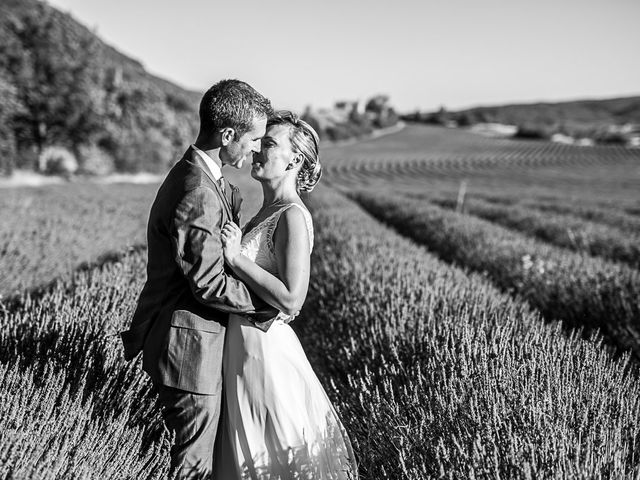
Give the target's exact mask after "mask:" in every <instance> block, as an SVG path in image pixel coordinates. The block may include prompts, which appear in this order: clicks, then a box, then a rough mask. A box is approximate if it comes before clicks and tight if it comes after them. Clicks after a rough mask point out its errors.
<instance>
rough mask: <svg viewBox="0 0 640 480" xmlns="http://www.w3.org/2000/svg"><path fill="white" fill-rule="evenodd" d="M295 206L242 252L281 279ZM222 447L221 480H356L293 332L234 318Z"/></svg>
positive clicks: (264, 225) (251, 235)
mask: <svg viewBox="0 0 640 480" xmlns="http://www.w3.org/2000/svg"><path fill="white" fill-rule="evenodd" d="M294 205H295V206H296V207H298V208H300V209H301V210H302V212H303V213H304V216H305V219H306V221H307V228H308V232H309V238H310V247H311V248H313V224H312V220H311V214H310V213H309V212H308V211H307V210H306V209H305V208H303V207H302V206H300V205H297V204H289V205H286V206H284V207H283V208H281V209H280V210H278V211H276V212H274V214H273V215H271V216H270V217H269V218H267V219H265V220H264V221H263V222H261V223H260V224H258V225H257V226H256V227H255V228H253V229H252V230H250V231H249V232H247V233H246V234H245V235H244V236H243V239H242V250H241V251H242V253H243V254H244V255H245V256H247V257H248V258H250V259H251V260H253V261H255V262H256V263H257V264H258V265H259V266H260V267H262V268H264V269H265V270H267V271H269V272H270V273H272V274H273V275H275V276H277V275H278V268H277V262H276V257H275V253H274V246H273V232H274V230H275V228H276V225H277V223H278V219H279V218H280V215H281V214H282V212H284V211H285V210H286V209H287V208H289V207H291V206H294ZM223 372H224V373H223V374H224V392H225V394H224V396H225V398H224V403H223V409H224V412H223V415H222V420H221V421H222V422H223V424H222V428H223V430H222V435H221V441H222V445H221V446H220V449H219V450H218V453H217V454H216V457H217V458H216V475H215V476H214V478H215V479H216V480H239V479H251V480H276V479H278V480H280V479H281V480H285V479H287V480H288V479H292V480H293V479H314V480H315V479H318V480H320V479H322V480H324V479H326V480H329V479H331V480H333V479H340V480H343V479H345V480H346V479H354V478H357V471H356V465H355V461H354V456H353V451H352V449H351V445H350V443H349V438H348V437H347V435H346V433H345V431H344V428H343V427H342V424H341V423H340V420H339V419H338V416H337V415H336V412H335V410H334V408H333V406H332V405H331V402H330V401H329V398H328V397H327V395H326V393H325V391H324V389H323V388H322V385H321V384H320V381H319V380H318V378H317V377H316V375H315V373H314V372H313V369H312V368H311V365H310V364H309V361H308V360H307V357H306V355H305V353H304V351H303V349H302V346H301V345H300V341H299V340H298V337H297V336H296V334H295V333H294V331H293V330H292V329H291V327H290V326H289V325H287V324H286V323H284V322H283V321H282V320H279V319H276V320H275V321H274V323H273V324H272V325H271V327H270V328H269V330H268V331H267V332H263V331H262V330H259V329H257V328H256V327H255V326H254V325H253V324H252V323H251V322H249V321H248V320H246V319H245V318H243V317H240V316H236V315H232V318H230V319H229V325H228V327H227V332H226V338H225V351H224V361H223Z"/></svg>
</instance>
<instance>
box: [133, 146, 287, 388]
mask: <svg viewBox="0 0 640 480" xmlns="http://www.w3.org/2000/svg"><path fill="white" fill-rule="evenodd" d="M231 220H232V213H231V206H230V205H229V202H228V200H227V198H226V197H225V196H224V194H223V192H222V191H221V190H220V187H219V186H218V184H217V183H216V182H215V181H214V180H213V178H212V177H211V174H210V173H209V171H208V169H207V167H206V165H205V164H204V162H203V161H202V160H201V159H200V158H199V157H198V156H197V155H194V154H193V151H192V150H191V149H189V150H188V151H187V153H186V154H185V156H184V157H183V158H182V159H181V160H180V161H179V162H178V163H177V164H176V165H175V166H174V167H173V168H172V169H171V171H170V172H169V174H168V175H167V177H166V179H165V181H164V182H163V184H162V185H161V187H160V189H159V191H158V193H157V195H156V199H155V201H154V203H153V206H152V207H151V213H150V214H149V224H148V228H147V243H148V265H147V281H146V284H145V286H144V288H143V290H142V292H141V294H140V297H139V300H138V305H137V308H136V310H135V313H134V315H133V319H132V322H131V327H130V329H129V330H128V331H126V332H123V333H122V339H123V343H124V347H125V357H126V358H133V357H135V356H136V355H137V354H138V353H139V352H140V351H142V352H143V369H144V370H145V371H146V372H147V373H148V374H149V375H150V377H151V379H152V380H153V381H154V383H156V384H158V385H164V386H167V387H173V388H179V389H182V390H186V391H189V392H194V393H200V394H218V393H219V391H220V388H221V382H222V351H223V345H224V332H225V326H226V323H227V320H228V314H229V313H254V314H256V311H257V309H258V308H263V309H264V310H261V311H259V312H258V314H256V315H257V317H258V318H260V319H261V320H267V319H268V318H270V317H272V316H274V313H275V310H273V309H271V310H268V309H266V308H265V307H266V306H265V304H264V302H262V301H261V300H259V299H258V298H257V297H254V296H253V295H252V294H251V292H250V291H249V290H248V289H247V287H246V286H245V285H244V284H243V283H242V282H241V281H240V280H238V279H237V278H235V277H234V276H233V275H231V274H230V273H229V272H228V271H226V270H225V265H224V258H223V254H222V244H221V241H220V230H221V228H222V226H223V225H224V224H225V223H226V222H227V221H231ZM260 314H261V315H262V316H261V317H260ZM269 325H270V322H266V323H265V324H262V325H259V326H262V327H263V329H266V328H268V326H269Z"/></svg>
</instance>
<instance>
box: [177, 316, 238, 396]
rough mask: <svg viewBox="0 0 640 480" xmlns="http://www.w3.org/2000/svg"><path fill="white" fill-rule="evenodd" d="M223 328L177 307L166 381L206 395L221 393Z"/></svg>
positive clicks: (183, 388)
mask: <svg viewBox="0 0 640 480" xmlns="http://www.w3.org/2000/svg"><path fill="white" fill-rule="evenodd" d="M224 330H225V329H224V327H223V326H222V325H220V324H219V323H218V322H215V321H211V320H205V319H203V318H200V317H198V316H196V315H194V314H193V313H191V312H188V311H186V310H176V311H175V312H174V313H173V316H172V317H171V328H170V329H169V338H168V349H167V357H166V358H167V363H166V369H165V372H166V375H167V378H166V381H165V384H166V385H169V386H174V387H176V388H179V389H182V390H187V391H189V392H195V393H200V394H205V395H210V394H216V393H219V392H220V389H221V388H222V354H223V348H224Z"/></svg>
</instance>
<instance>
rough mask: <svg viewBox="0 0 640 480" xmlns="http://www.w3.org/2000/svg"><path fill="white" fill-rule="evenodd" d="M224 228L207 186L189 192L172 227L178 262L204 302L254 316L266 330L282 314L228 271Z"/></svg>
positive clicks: (193, 291)
mask: <svg viewBox="0 0 640 480" xmlns="http://www.w3.org/2000/svg"><path fill="white" fill-rule="evenodd" d="M221 229H222V206H221V204H220V200H219V199H218V197H217V196H216V194H215V193H214V192H213V191H212V190H211V189H209V188H207V187H203V186H199V187H196V188H195V189H193V190H191V191H188V192H187V193H186V194H185V196H184V197H183V198H182V200H181V201H180V202H179V203H178V205H177V206H176V209H175V212H174V217H173V221H172V226H171V230H172V232H171V238H172V243H173V248H174V255H175V260H176V262H177V263H178V265H179V266H180V269H181V270H182V272H183V273H184V275H185V277H186V278H187V280H188V282H189V286H190V287H191V291H192V293H193V295H194V297H195V298H196V299H197V300H198V301H199V302H200V303H202V304H204V305H206V306H208V307H211V308H215V309H216V310H221V311H224V312H229V313H246V314H252V317H253V319H254V320H255V321H256V323H257V326H258V327H259V328H262V329H263V330H266V329H267V328H268V327H269V325H270V324H271V322H270V320H271V319H273V318H274V317H275V316H276V315H277V313H278V311H277V310H276V309H274V308H272V307H269V306H268V305H267V304H266V303H265V302H263V301H262V300H260V299H259V298H258V297H256V296H255V295H253V294H252V293H251V292H250V291H249V289H248V288H247V287H246V285H245V284H244V283H242V282H241V281H240V280H239V279H237V278H235V277H233V276H232V275H229V274H228V273H227V272H225V269H224V256H223V251H222V242H221V240H220V231H221ZM262 323H264V324H263V325H261V324H262Z"/></svg>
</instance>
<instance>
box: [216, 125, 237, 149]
mask: <svg viewBox="0 0 640 480" xmlns="http://www.w3.org/2000/svg"><path fill="white" fill-rule="evenodd" d="M220 138H221V140H222V145H223V146H225V147H226V146H227V145H229V144H230V143H231V142H232V141H233V140H235V138H236V131H235V130H234V129H233V128H231V127H226V128H223V129H222V130H220Z"/></svg>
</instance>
